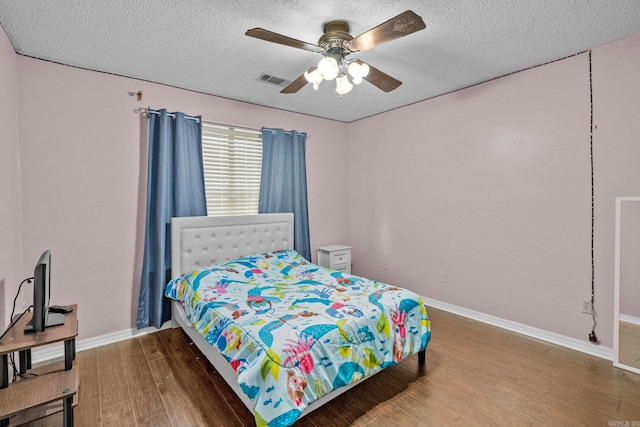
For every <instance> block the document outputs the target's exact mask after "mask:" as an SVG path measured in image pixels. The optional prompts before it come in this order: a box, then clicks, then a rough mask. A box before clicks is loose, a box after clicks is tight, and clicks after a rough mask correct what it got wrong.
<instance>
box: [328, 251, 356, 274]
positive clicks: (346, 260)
mask: <svg viewBox="0 0 640 427" xmlns="http://www.w3.org/2000/svg"><path fill="white" fill-rule="evenodd" d="M350 263H351V251H350V250H346V251H339V252H331V266H332V267H333V268H335V269H336V270H338V268H337V266H338V264H347V265H348V264H350Z"/></svg>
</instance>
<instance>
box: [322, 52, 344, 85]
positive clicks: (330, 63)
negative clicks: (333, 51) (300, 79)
mask: <svg viewBox="0 0 640 427" xmlns="http://www.w3.org/2000/svg"><path fill="white" fill-rule="evenodd" d="M318 71H319V72H320V74H321V75H322V77H323V78H324V79H325V80H333V79H335V78H336V77H338V73H339V72H340V68H339V67H338V62H337V61H336V60H335V58H332V57H330V56H325V57H324V58H322V59H321V60H320V62H319V63H318Z"/></svg>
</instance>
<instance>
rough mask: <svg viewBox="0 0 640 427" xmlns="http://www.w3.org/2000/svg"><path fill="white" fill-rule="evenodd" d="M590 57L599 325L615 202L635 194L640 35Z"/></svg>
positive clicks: (605, 302)
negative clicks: (591, 60) (599, 307)
mask: <svg viewBox="0 0 640 427" xmlns="http://www.w3.org/2000/svg"><path fill="white" fill-rule="evenodd" d="M592 58H593V81H594V89H593V99H594V110H593V115H594V123H595V125H596V126H597V129H596V131H595V132H594V155H595V156H596V161H595V164H594V167H595V169H596V194H597V196H596V200H597V201H598V203H597V204H596V235H595V239H596V242H597V243H596V248H595V250H596V253H597V254H598V257H597V263H596V280H597V282H598V283H599V284H601V285H602V286H601V287H600V290H601V293H599V292H597V293H596V296H598V295H601V296H602V297H601V298H600V299H601V304H602V308H601V309H600V313H601V316H600V317H599V318H598V323H600V322H601V317H603V316H607V317H605V318H604V320H605V321H608V320H609V317H610V316H609V315H608V313H606V312H605V311H604V310H603V309H607V308H608V307H612V306H613V282H614V253H615V252H614V245H615V240H614V237H613V236H614V234H613V233H614V230H615V198H616V197H619V196H640V167H639V163H640V120H639V118H640V34H639V35H636V36H633V37H628V38H626V39H623V40H621V41H619V42H617V43H612V44H609V45H605V46H602V47H599V48H596V49H593V54H592ZM638 294H640V292H639V291H638V290H636V293H634V295H638Z"/></svg>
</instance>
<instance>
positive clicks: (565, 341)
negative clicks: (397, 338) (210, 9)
mask: <svg viewBox="0 0 640 427" xmlns="http://www.w3.org/2000/svg"><path fill="white" fill-rule="evenodd" d="M422 301H424V303H425V304H426V305H427V306H431V307H434V308H439V309H440V310H444V311H448V312H450V313H453V314H457V315H460V316H463V317H466V318H469V319H473V320H477V321H478V322H482V323H487V324H489V325H493V326H497V327H499V328H503V329H506V330H508V331H512V332H517V333H519V334H522V335H526V336H529V337H532V338H536V339H539V340H542V341H546V342H550V343H552V344H557V345H560V346H562V347H567V348H570V349H572V350H577V351H580V352H582V353H586V354H590V355H593V356H597V357H600V358H602V359H607V360H611V361H613V349H611V348H608V347H603V346H599V345H595V344H592V343H590V342H588V341H581V340H577V339H575V338H570V337H567V336H564V335H560V334H556V333H553V332H548V331H544V330H542V329H538V328H534V327H531V326H527V325H523V324H521V323H517V322H513V321H510V320H505V319H502V318H500V317H496V316H491V315H489V314H484V313H481V312H479V311H474V310H469V309H467V308H464V307H460V306H457V305H453V304H449V303H446V302H442V301H438V300H434V299H431V298H427V297H422ZM627 317H631V316H627ZM632 319H636V320H637V321H638V322H639V323H640V319H638V318H632ZM171 327H172V324H171V321H168V322H166V323H165V324H164V325H162V328H160V329H167V328H171ZM158 330H159V329H156V328H155V327H149V328H145V329H140V330H138V329H135V328H131V329H125V330H122V331H118V332H112V333H110V334H105V335H101V336H98V337H94V338H87V339H84V340H77V341H76V351H82V350H88V349H90V348H95V347H101V346H103V345H107V344H112V343H115V342H118V341H123V340H127V339H130V338H133V337H139V336H141V335H146V334H149V333H152V332H156V331H158ZM62 358H64V346H61V345H53V346H46V347H43V348H40V349H33V351H32V354H31V360H32V363H34V364H35V363H46V362H52V361H55V360H58V359H62Z"/></svg>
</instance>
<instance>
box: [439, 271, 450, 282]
mask: <svg viewBox="0 0 640 427" xmlns="http://www.w3.org/2000/svg"><path fill="white" fill-rule="evenodd" d="M448 281H449V274H448V273H447V272H446V271H441V272H440V282H441V283H447V282H448Z"/></svg>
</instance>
